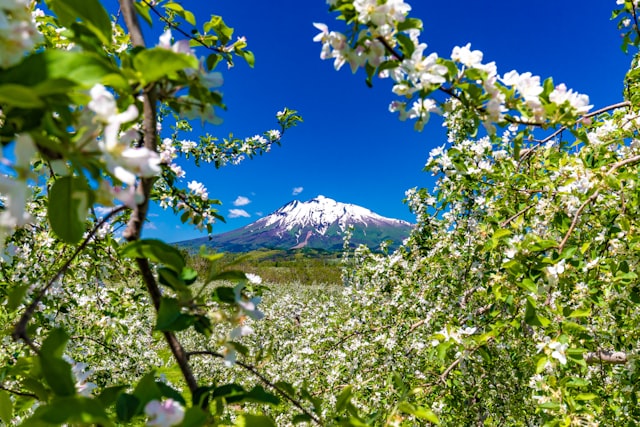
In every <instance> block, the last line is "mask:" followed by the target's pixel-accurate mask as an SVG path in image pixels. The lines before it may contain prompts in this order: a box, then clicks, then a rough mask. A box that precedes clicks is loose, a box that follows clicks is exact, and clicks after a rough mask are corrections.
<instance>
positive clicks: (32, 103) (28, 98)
mask: <svg viewBox="0 0 640 427" xmlns="http://www.w3.org/2000/svg"><path fill="white" fill-rule="evenodd" d="M0 104H3V105H7V106H13V107H19V108H41V107H44V102H43V101H42V99H40V97H39V96H38V92H37V91H35V90H34V89H32V88H30V87H27V86H22V85H19V84H14V83H8V84H4V85H0Z"/></svg>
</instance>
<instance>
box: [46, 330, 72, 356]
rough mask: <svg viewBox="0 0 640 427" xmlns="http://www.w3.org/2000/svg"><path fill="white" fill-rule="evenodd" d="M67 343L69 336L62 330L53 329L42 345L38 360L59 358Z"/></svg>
mask: <svg viewBox="0 0 640 427" xmlns="http://www.w3.org/2000/svg"><path fill="white" fill-rule="evenodd" d="M68 341H69V336H68V335H67V333H66V332H65V331H64V330H63V329H54V330H52V331H51V332H50V333H49V336H48V337H47V338H46V339H45V340H44V342H43V343H42V347H41V348H40V358H42V357H48V358H61V357H62V354H63V353H64V349H65V347H66V346H67V342H68Z"/></svg>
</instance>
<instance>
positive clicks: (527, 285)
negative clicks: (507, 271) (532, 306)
mask: <svg viewBox="0 0 640 427" xmlns="http://www.w3.org/2000/svg"><path fill="white" fill-rule="evenodd" d="M520 287H521V288H523V289H525V290H527V291H529V292H531V293H534V294H537V293H538V285H536V283H535V282H534V281H533V280H531V279H529V278H525V279H522V282H520Z"/></svg>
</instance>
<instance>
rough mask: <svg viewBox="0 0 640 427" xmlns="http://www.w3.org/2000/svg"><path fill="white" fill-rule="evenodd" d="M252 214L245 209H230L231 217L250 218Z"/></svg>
mask: <svg viewBox="0 0 640 427" xmlns="http://www.w3.org/2000/svg"><path fill="white" fill-rule="evenodd" d="M250 216H251V215H250V214H249V212H247V211H245V210H244V209H229V218H239V217H244V218H249V217H250Z"/></svg>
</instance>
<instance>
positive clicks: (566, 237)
mask: <svg viewBox="0 0 640 427" xmlns="http://www.w3.org/2000/svg"><path fill="white" fill-rule="evenodd" d="M637 162H640V155H636V156H633V157H629V158H628V159H624V160H620V161H619V162H616V163H614V164H613V166H611V168H610V169H609V170H608V171H607V173H606V174H605V177H607V176H609V175H611V174H612V173H613V172H615V171H616V170H618V169H620V168H621V167H623V166H626V165H628V164H632V163H637ZM599 195H600V189H597V190H596V191H594V192H593V194H592V195H591V196H589V198H588V199H587V200H585V201H584V202H583V203H582V205H580V207H579V208H578V210H577V211H576V213H575V215H574V216H573V220H572V221H571V225H570V226H569V229H568V230H567V233H566V234H565V235H564V238H563V239H562V242H560V245H559V246H558V252H562V250H563V249H564V246H565V245H566V244H567V241H568V240H569V237H570V236H571V233H573V230H575V228H576V226H577V225H578V221H579V220H580V215H582V212H583V211H584V210H585V208H586V207H587V206H588V205H589V204H591V203H592V202H593V201H594V200H595V199H596V198H597V197H598V196H599Z"/></svg>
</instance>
